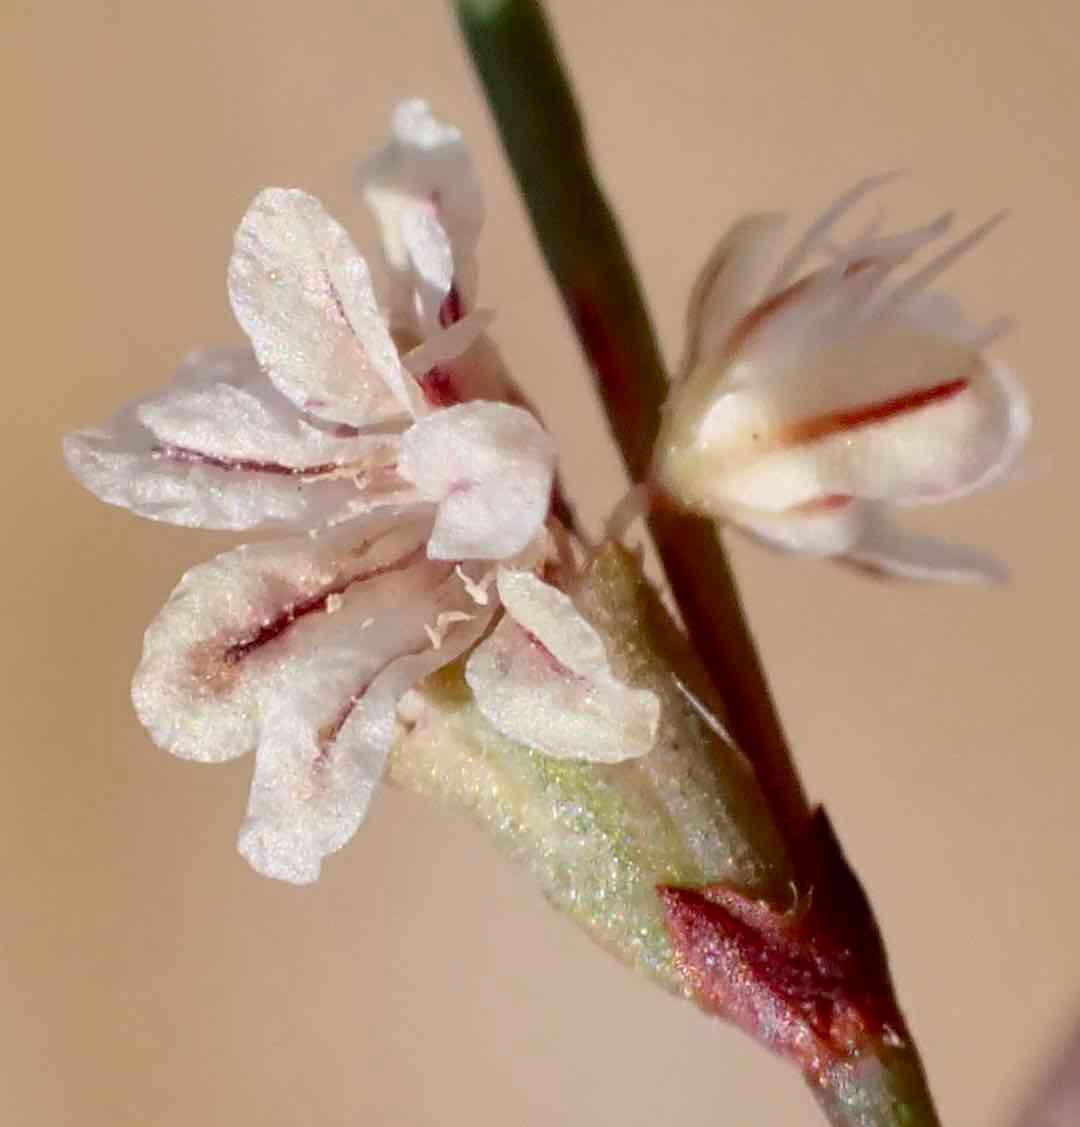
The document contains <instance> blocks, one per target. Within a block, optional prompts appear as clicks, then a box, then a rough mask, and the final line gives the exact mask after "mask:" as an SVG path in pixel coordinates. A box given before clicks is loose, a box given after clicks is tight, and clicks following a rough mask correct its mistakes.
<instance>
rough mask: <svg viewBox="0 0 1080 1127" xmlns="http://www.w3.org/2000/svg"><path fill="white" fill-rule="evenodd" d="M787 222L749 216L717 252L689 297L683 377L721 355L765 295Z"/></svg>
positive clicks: (763, 215) (774, 217)
mask: <svg viewBox="0 0 1080 1127" xmlns="http://www.w3.org/2000/svg"><path fill="white" fill-rule="evenodd" d="M784 223H785V217H784V215H783V214H781V213H779V212H765V213H758V214H753V215H747V216H745V217H744V218H743V219H740V220H739V221H738V222H737V223H736V224H735V225H734V226H733V227H732V228H731V229H730V230H728V231H727V232H725V234H724V235H723V237H722V238H721V239H720V241H719V242H718V243H717V244H716V246H715V247H714V248H713V251H712V253H711V254H710V255H709V257H708V259H707V260H706V262H705V265H704V266H703V267H702V269H701V273H700V274H699V275H698V278H697V281H696V282H695V283H694V288H693V290H692V291H691V294H690V304H689V307H688V309H687V315H686V347H685V351H684V353H683V359H682V363H681V364H680V365H679V370H680V372H681V373H682V375H683V376H688V375H689V374H690V373H691V372H692V371H693V370H694V369H695V368H696V367H697V366H698V364H699V363H700V362H701V360H702V359H703V358H705V357H708V356H710V355H712V354H715V353H718V352H721V351H723V348H724V345H725V343H726V341H727V338H728V336H729V334H730V333H731V330H732V329H733V328H734V327H735V324H736V323H737V322H738V320H739V319H740V318H741V317H742V316H743V314H745V313H746V312H747V311H748V310H749V309H750V308H751V307H752V306H753V305H754V304H755V303H756V302H757V301H758V299H759V298H761V297H762V296H763V292H762V291H763V290H764V287H765V283H766V281H767V280H768V278H769V274H770V272H771V270H772V269H773V267H774V266H775V263H776V259H777V257H778V255H779V253H780V247H781V243H782V239H783V233H784Z"/></svg>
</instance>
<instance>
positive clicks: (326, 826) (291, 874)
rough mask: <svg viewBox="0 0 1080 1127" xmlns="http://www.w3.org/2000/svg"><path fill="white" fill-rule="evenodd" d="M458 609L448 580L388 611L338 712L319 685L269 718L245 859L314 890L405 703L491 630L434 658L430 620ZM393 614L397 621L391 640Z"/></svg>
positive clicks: (482, 622) (379, 766)
mask: <svg viewBox="0 0 1080 1127" xmlns="http://www.w3.org/2000/svg"><path fill="white" fill-rule="evenodd" d="M458 605H462V599H461V587H460V584H459V583H458V582H457V580H456V578H454V577H448V578H446V579H443V580H442V582H441V583H440V584H439V585H438V586H436V587H435V588H434V589H432V590H430V591H426V592H424V593H423V595H422V596H421V597H420V598H419V600H417V599H416V596H415V595H414V596H413V597H412V602H411V605H409V606H405V605H404V604H402V605H400V606H386V607H384V608H383V621H382V622H381V623H380V622H377V621H376V622H371V623H369V624H368V625H367V626H366V627H362V629H361V633H360V636H359V637H358V638H357V639H356V643H357V645H358V646H359V648H360V649H362V650H366V653H365V660H364V662H363V668H362V670H361V672H360V674H359V680H357V681H355V682H354V683H353V684H352V688H351V691H350V692H349V694H348V695H347V696H346V697H345V698H344V699H343V700H342V699H338V700H337V702H336V704H335V708H336V711H333V712H330V711H329V709H328V698H327V694H326V692H325V689H324V688H323V686H322V684H321V683H320V682H316V681H314V680H312V681H309V682H308V683H307V685H306V686H304V687H303V688H300V689H299V690H298V691H295V692H291V693H290V695H289V697H288V698H287V699H286V700H285V701H284V702H283V703H281V704H278V705H273V706H271V707H269V708H268V710H267V713H266V716H265V719H264V722H263V725H262V734H261V736H260V739H259V746H258V749H257V751H256V759H255V775H254V778H253V780H252V786H251V794H250V797H249V800H248V809H247V817H246V819H245V820H244V824H243V826H242V827H241V829H240V836H239V850H240V853H241V854H242V855H243V857H244V858H245V859H246V860H247V861H248V863H249V864H250V865H251V866H252V867H253V868H254V869H255V870H256V871H258V872H260V873H262V874H263V875H265V876H269V877H275V878H277V879H279V880H286V881H291V882H292V883H294V884H308V883H310V882H311V881H314V880H315V879H317V877H318V875H319V870H320V868H321V865H322V861H323V858H324V857H326V856H327V855H328V854H330V853H333V852H335V851H336V850H338V849H340V848H341V847H342V846H343V845H345V844H346V842H348V841H349V839H350V838H351V837H352V836H353V834H355V833H356V830H357V828H358V827H359V825H360V823H361V822H362V821H363V819H364V816H365V814H366V813H367V809H368V805H369V803H370V801H371V796H372V794H373V792H374V790H375V787H376V786H377V784H378V782H379V780H380V779H381V778H382V774H383V769H384V767H385V765H386V757H387V755H388V753H389V750H390V745H391V743H392V740H393V736H394V729H395V720H396V713H397V706H398V703H399V701H400V700H401V697H402V696H403V695H404V694H405V693H406V692H407V691H408V690H409V689H410V688H412V687H413V686H414V685H415V684H417V683H418V682H419V681H421V680H422V679H423V678H424V677H426V676H427V675H428V674H430V673H433V672H435V670H437V669H440V668H442V667H443V666H444V665H447V664H449V663H450V662H451V661H453V660H455V659H456V658H457V657H459V656H460V655H461V654H462V653H463V652H464V651H465V650H466V649H467V648H468V647H469V646H470V645H472V644H473V642H475V641H476V639H477V638H478V637H479V636H480V635H481V633H482V632H483V630H484V629H485V628H486V626H487V624H488V622H489V621H490V618H491V612H490V611H488V612H484V613H483V614H471V615H469V616H468V618H465V619H464V620H462V621H459V622H455V623H454V624H453V625H452V626H451V628H450V629H449V631H448V632H447V634H446V635H445V637H444V638H443V640H442V643H441V644H440V646H439V648H438V649H434V648H432V646H431V645H430V642H429V640H428V637H427V635H426V633H425V632H424V630H423V626H424V624H425V618H431V619H432V620H434V619H435V618H436V617H437V615H438V614H440V613H443V611H442V609H441V608H444V607H446V606H458ZM388 612H389V613H390V614H392V615H393V617H394V619H395V621H394V624H393V625H394V629H393V632H392V636H391V635H389V634H388V631H387V629H386V625H387V624H386V615H387V613H388ZM376 651H377V652H376ZM320 660H321V658H320ZM354 663H355V664H357V665H359V662H356V659H355V656H354ZM338 696H339V698H340V692H339V694H338Z"/></svg>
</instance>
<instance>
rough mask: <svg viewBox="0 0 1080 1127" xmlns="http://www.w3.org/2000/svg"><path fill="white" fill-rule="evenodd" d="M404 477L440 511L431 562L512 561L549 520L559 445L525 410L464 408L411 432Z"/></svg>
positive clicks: (404, 448) (439, 414)
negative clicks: (462, 560) (556, 452)
mask: <svg viewBox="0 0 1080 1127" xmlns="http://www.w3.org/2000/svg"><path fill="white" fill-rule="evenodd" d="M398 472H399V473H400V474H401V476H402V477H403V478H404V479H405V480H406V481H410V482H412V483H413V484H414V485H415V486H416V490H417V493H418V494H419V495H420V496H421V497H422V498H423V499H424V500H426V501H430V502H433V503H434V504H435V505H437V512H436V517H435V528H434V530H433V532H432V534H431V540H430V542H429V544H428V555H429V556H430V557H431V558H432V559H444V560H461V559H484V560H500V559H508V558H509V557H510V556H513V555H515V554H516V553H518V552H520V551H521V550H522V549H524V548H525V546H526V545H527V544H528V543H529V542H530V541H531V540H532V539H533V538H534V537H535V536H536V534H537V533H538V532H539V531H540V529H541V527H542V526H543V523H544V520H545V518H546V517H547V513H548V509H549V507H550V504H551V488H552V483H553V481H554V474H555V446H554V443H553V442H552V440H551V437H550V436H549V435H548V433H547V431H545V430H544V428H543V427H542V426H541V425H540V424H539V423H538V422H537V421H536V419H535V418H534V417H533V416H532V415H531V414H530V413H529V412H528V411H525V410H523V409H522V408H520V407H511V406H509V405H508V404H505V403H488V402H482V401H481V402H476V403H465V404H461V405H459V406H456V407H448V408H446V409H445V410H442V411H434V412H433V413H432V414H430V415H428V416H426V417H425V418H423V419H420V420H418V421H417V422H416V423H414V424H413V426H412V427H410V428H409V430H408V431H406V432H405V434H404V435H403V436H402V439H401V452H400V460H399V464H398Z"/></svg>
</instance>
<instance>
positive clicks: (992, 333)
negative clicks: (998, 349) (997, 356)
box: [966, 316, 1016, 352]
mask: <svg viewBox="0 0 1080 1127" xmlns="http://www.w3.org/2000/svg"><path fill="white" fill-rule="evenodd" d="M1015 324H1016V322H1015V321H1014V320H1013V319H1012V318H1011V317H1006V316H1001V317H995V318H994V319H993V320H992V321H991V322H990V323H989V324H987V325H984V326H983V327H982V328H981V329H979V330H978V332H976V333H975V334H974V336H972V338H971V340H969V341H967V342H966V343H968V344H970V345H971V347H972V348H974V349H976V351H978V352H982V350H983V349H984V348H987V347H989V346H990V345H991V344H993V343H994V341H996V340H1000V339H1001V338H1002V337H1003V336H1005V334H1006V333H1011V332H1012V330H1013V327H1014V325H1015Z"/></svg>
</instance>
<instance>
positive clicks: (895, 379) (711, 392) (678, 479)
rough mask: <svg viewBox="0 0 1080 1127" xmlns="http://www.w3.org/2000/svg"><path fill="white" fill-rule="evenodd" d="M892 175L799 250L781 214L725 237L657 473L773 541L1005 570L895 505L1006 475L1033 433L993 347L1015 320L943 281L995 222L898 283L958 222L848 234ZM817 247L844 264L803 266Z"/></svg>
mask: <svg viewBox="0 0 1080 1127" xmlns="http://www.w3.org/2000/svg"><path fill="white" fill-rule="evenodd" d="M886 179H888V177H878V178H876V179H871V180H866V181H863V182H861V183H860V184H858V185H856V186H855V187H854V188H853V189H851V190H850V191H849V192H847V193H846V194H845V195H843V196H842V197H841V198H840V199H839V200H837V201H836V202H835V203H834V204H833V205H832V206H831V207H830V208H829V209H828V210H827V211H826V212H825V213H824V214H823V215H822V216H821V218H820V219H819V220H818V221H817V222H816V223H815V224H814V225H813V226H812V227H811V228H810V230H809V231H808V232H807V233H806V235H804V236H803V238H802V239H801V240H799V241H798V243H797V244H796V245H795V246H794V247H793V248H792V249H791V250H790V251H788V253H787V254H786V255H784V256H782V255H781V251H782V237H783V226H784V217H783V216H782V215H778V214H755V215H751V216H749V217H747V218H745V219H743V220H742V221H741V222H739V223H737V224H736V225H735V227H734V228H733V229H732V230H731V231H730V232H729V233H728V234H727V235H726V236H725V237H724V239H723V240H722V241H721V242H720V244H719V245H718V246H717V248H716V250H715V251H714V253H713V255H712V256H711V258H710V259H709V261H708V263H707V264H706V266H705V269H704V271H703V272H702V275H701V277H700V279H699V281H698V283H697V286H696V288H695V291H694V294H693V297H692V300H691V306H690V313H689V328H688V343H687V351H686V356H685V359H684V362H683V365H682V372H681V378H680V381H679V382H678V383H677V385H676V386H675V387H674V389H673V391H672V393H671V396H670V398H669V401H668V404H667V407H666V409H665V418H664V425H663V428H662V433H661V436H660V439H659V441H658V444H657V451H656V460H655V463H654V476H655V478H656V482H657V484H658V485H659V486H660V487H661V488H662V489H664V490H666V491H667V492H668V493H669V494H670V495H671V496H673V497H674V498H676V499H677V500H678V501H680V502H681V503H683V504H685V505H687V506H689V507H691V508H694V509H696V510H698V511H700V512H702V513H704V514H707V515H710V516H714V517H717V518H719V519H721V520H724V521H727V522H730V523H731V524H733V525H734V526H735V527H737V528H739V529H741V530H742V531H743V532H746V533H748V534H750V535H751V536H753V537H755V538H756V539H758V540H760V541H762V542H764V543H766V544H768V545H771V546H774V547H778V548H781V549H785V550H788V551H795V552H806V553H810V554H812V555H819V556H828V557H833V558H836V559H839V560H841V561H843V562H847V563H850V564H853V565H855V566H858V567H861V568H864V569H867V570H871V571H874V572H877V573H882V574H888V575H896V576H905V577H911V578H939V579H955V580H959V579H970V578H982V579H994V578H998V577H1000V574H1001V571H1000V568H999V566H998V565H997V564H996V563H995V562H994V561H992V560H988V559H987V558H985V557H984V556H982V555H980V554H978V553H976V552H973V551H970V550H968V549H965V548H960V547H955V546H953V545H950V544H947V543H944V542H941V541H938V540H932V539H928V538H925V537H922V536H918V535H916V534H913V533H911V532H908V531H906V530H904V529H903V528H901V527H900V526H899V525H897V524H895V523H894V521H893V508H894V507H896V506H907V505H918V504H925V503H929V502H933V501H942V500H946V499H949V498H954V497H960V496H963V495H965V494H967V493H970V492H972V491H973V490H976V489H980V488H982V487H984V486H986V485H989V484H990V483H991V482H994V481H996V480H998V479H999V478H1000V477H1001V475H1002V474H1003V473H1004V472H1005V470H1006V469H1008V467H1009V466H1010V465H1011V464H1012V462H1013V461H1014V459H1015V457H1016V455H1017V453H1018V451H1019V450H1020V448H1021V447H1022V446H1023V444H1024V442H1025V440H1026V439H1027V436H1028V432H1029V428H1030V419H1029V413H1028V407H1027V402H1026V400H1025V397H1024V394H1023V392H1022V389H1021V388H1020V386H1019V384H1018V383H1017V381H1016V380H1015V379H1014V377H1013V376H1012V374H1011V373H1010V372H1009V371H1008V370H1007V369H1006V368H1005V367H1004V366H1003V365H1001V364H1000V363H999V362H997V361H995V360H992V359H991V358H990V357H989V356H988V355H987V354H986V347H987V345H988V344H989V343H990V341H991V340H992V339H993V338H994V337H996V336H997V335H999V334H1000V332H1001V331H1002V327H1003V326H1002V323H1001V322H995V323H993V324H991V325H989V326H985V327H982V328H979V327H976V326H974V325H973V324H972V323H971V322H970V321H969V320H968V318H967V316H966V315H965V314H964V313H963V311H962V310H961V309H960V308H959V307H958V306H957V304H956V303H955V302H953V301H952V300H951V299H950V298H948V297H946V296H945V295H943V294H940V293H937V292H933V291H930V290H929V289H928V287H929V286H930V285H931V284H932V283H933V282H934V280H935V279H936V278H937V277H938V275H939V274H940V273H941V272H942V271H943V270H944V269H945V268H946V267H947V266H949V265H951V263H952V262H954V261H955V260H956V259H957V258H958V257H959V256H960V255H961V254H963V253H964V252H965V251H967V250H968V249H969V248H970V247H971V246H973V245H974V244H975V243H976V242H977V241H978V240H980V239H981V238H982V237H983V236H984V235H985V234H986V233H987V231H989V230H990V228H991V227H992V226H993V223H994V221H991V222H990V223H987V224H984V225H983V226H982V227H980V228H977V229H976V230H975V231H973V232H971V233H970V234H969V235H967V236H965V237H964V238H963V239H961V240H959V241H958V242H957V243H955V244H953V245H952V246H950V247H948V248H946V249H945V250H944V251H943V252H942V253H940V254H939V255H938V256H937V257H936V258H933V259H932V260H931V261H930V262H928V263H927V264H926V265H925V266H923V267H922V268H920V269H918V270H916V271H914V272H913V273H910V274H909V275H908V276H907V277H903V278H900V279H897V271H898V269H899V268H900V267H901V266H902V265H903V264H904V263H906V262H907V261H908V260H909V259H910V258H911V257H912V256H914V255H915V254H916V253H918V252H919V251H922V250H923V249H924V248H925V247H927V246H928V245H929V244H931V243H932V242H934V241H935V240H936V239H938V238H940V237H941V236H942V235H943V234H944V232H945V230H946V229H947V227H948V226H949V223H950V219H951V217H950V216H942V217H941V218H939V219H936V220H934V221H933V222H931V223H929V224H927V225H926V226H924V227H920V228H916V229H914V230H910V231H902V232H899V233H894V234H884V235H883V234H879V232H878V226H879V224H878V221H875V222H873V223H872V224H871V225H870V226H868V227H867V228H866V229H865V230H864V231H863V232H862V233H861V234H860V235H858V236H856V237H855V238H854V239H852V241H850V242H847V243H841V242H838V241H836V240H835V238H834V236H833V234H832V228H833V226H834V224H835V223H836V221H837V220H838V219H839V218H840V217H841V216H842V215H843V214H844V213H845V212H847V211H848V210H849V209H850V208H852V207H853V206H854V205H855V204H856V203H857V202H859V201H860V200H861V199H863V197H865V196H866V195H867V194H868V193H869V192H870V191H871V190H872V189H873V188H875V187H877V186H878V185H879V184H881V183H882V182H883V181H884V180H886ZM816 257H824V258H826V259H828V260H829V261H826V262H824V263H823V264H821V265H819V266H817V267H816V268H814V269H812V270H809V271H808V272H805V273H804V272H803V271H804V270H805V269H806V267H807V264H808V263H810V262H812V260H813V259H814V258H816Z"/></svg>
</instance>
